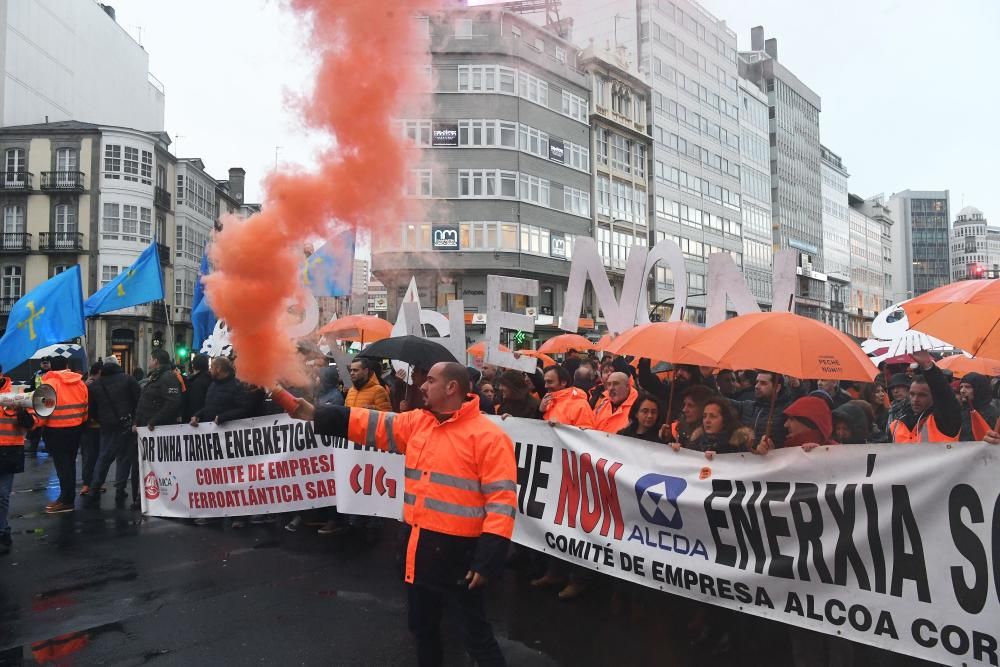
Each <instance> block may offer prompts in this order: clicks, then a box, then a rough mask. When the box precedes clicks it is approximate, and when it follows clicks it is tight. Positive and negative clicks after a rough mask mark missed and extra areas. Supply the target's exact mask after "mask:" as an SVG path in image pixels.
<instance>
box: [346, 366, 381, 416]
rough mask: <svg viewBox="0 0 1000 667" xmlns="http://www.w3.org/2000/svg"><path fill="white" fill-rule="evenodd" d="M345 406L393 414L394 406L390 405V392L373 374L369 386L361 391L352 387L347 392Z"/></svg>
mask: <svg viewBox="0 0 1000 667" xmlns="http://www.w3.org/2000/svg"><path fill="white" fill-rule="evenodd" d="M344 405H346V406H347V407H349V408H370V409H372V410H378V411H380V412H391V411H392V404H391V403H389V392H387V391H386V390H385V387H383V386H382V385H380V384H379V382H378V378H377V377H375V374H374V373H372V376H371V377H370V378H368V384H366V385H365V386H364V387H362V388H361V389H358V388H357V387H355V386H353V385H352V386H351V388H350V389H348V390H347V398H346V399H345V400H344Z"/></svg>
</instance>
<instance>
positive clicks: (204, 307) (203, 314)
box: [191, 246, 219, 354]
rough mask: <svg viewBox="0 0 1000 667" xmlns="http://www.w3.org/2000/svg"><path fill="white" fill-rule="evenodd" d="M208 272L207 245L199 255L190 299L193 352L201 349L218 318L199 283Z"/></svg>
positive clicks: (209, 268)
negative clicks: (192, 294)
mask: <svg viewBox="0 0 1000 667" xmlns="http://www.w3.org/2000/svg"><path fill="white" fill-rule="evenodd" d="M210 272H211V267H210V266H209V265H208V247H207V246H206V248H205V250H204V252H203V253H202V255H201V268H200V269H198V281H197V282H196V283H195V284H194V299H193V300H192V301H191V326H192V328H193V329H194V341H192V342H193V345H194V347H193V348H192V350H193V351H194V353H195V354H197V353H198V352H199V351H200V350H201V346H202V344H203V343H204V342H205V339H206V338H208V337H209V336H211V335H212V331H214V330H215V323H216V322H218V321H219V318H218V317H216V316H215V313H214V312H213V311H212V307H211V306H209V305H208V299H206V298H205V286H204V285H202V283H201V279H202V278H204V277H205V276H207V275H208V274H209V273H210Z"/></svg>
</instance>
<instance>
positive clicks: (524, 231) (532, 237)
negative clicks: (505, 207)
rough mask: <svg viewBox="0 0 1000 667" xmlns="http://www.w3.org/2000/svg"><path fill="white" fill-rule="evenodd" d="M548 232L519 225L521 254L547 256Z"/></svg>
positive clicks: (532, 226) (548, 248) (540, 228)
mask: <svg viewBox="0 0 1000 667" xmlns="http://www.w3.org/2000/svg"><path fill="white" fill-rule="evenodd" d="M549 243H550V241H549V230H547V229H544V228H542V227H535V226H534V225H521V252H524V253H529V254H532V255H545V256H546V257H548V256H549V250H550V246H549Z"/></svg>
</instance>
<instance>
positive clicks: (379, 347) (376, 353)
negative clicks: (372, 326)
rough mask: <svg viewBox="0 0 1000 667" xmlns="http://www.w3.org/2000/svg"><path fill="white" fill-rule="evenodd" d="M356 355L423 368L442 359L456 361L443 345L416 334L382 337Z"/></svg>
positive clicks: (428, 367) (427, 367)
mask: <svg viewBox="0 0 1000 667" xmlns="http://www.w3.org/2000/svg"><path fill="white" fill-rule="evenodd" d="M358 356H359V357H365V358H367V359H395V360H396V361H403V362H406V363H408V364H410V365H411V366H416V367H418V368H425V369H430V367H431V366H433V365H434V364H436V363H439V362H442V361H451V362H457V361H458V360H457V359H455V357H454V356H453V355H452V353H451V352H449V351H448V348H446V347H445V346H444V345H441V344H440V343H435V342H434V341H431V340H427V339H426V338H420V337H418V336H399V337H397V338H383V339H382V340H380V341H378V342H377V343H372V344H371V345H369V346H368V347H366V348H365V350H364V352H362V353H361V354H359V355H358Z"/></svg>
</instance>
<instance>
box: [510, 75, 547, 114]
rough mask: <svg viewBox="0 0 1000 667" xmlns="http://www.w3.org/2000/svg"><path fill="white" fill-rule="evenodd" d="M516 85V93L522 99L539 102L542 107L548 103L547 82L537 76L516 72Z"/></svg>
mask: <svg viewBox="0 0 1000 667" xmlns="http://www.w3.org/2000/svg"><path fill="white" fill-rule="evenodd" d="M517 86H518V88H517V90H518V94H519V95H520V96H521V97H523V98H524V99H526V100H529V101H531V102H535V103H536V104H540V105H542V106H543V107H547V106H548V105H549V84H548V83H546V82H545V81H543V80H541V79H539V78H538V77H537V76H533V75H531V74H528V73H527V72H518V73H517Z"/></svg>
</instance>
